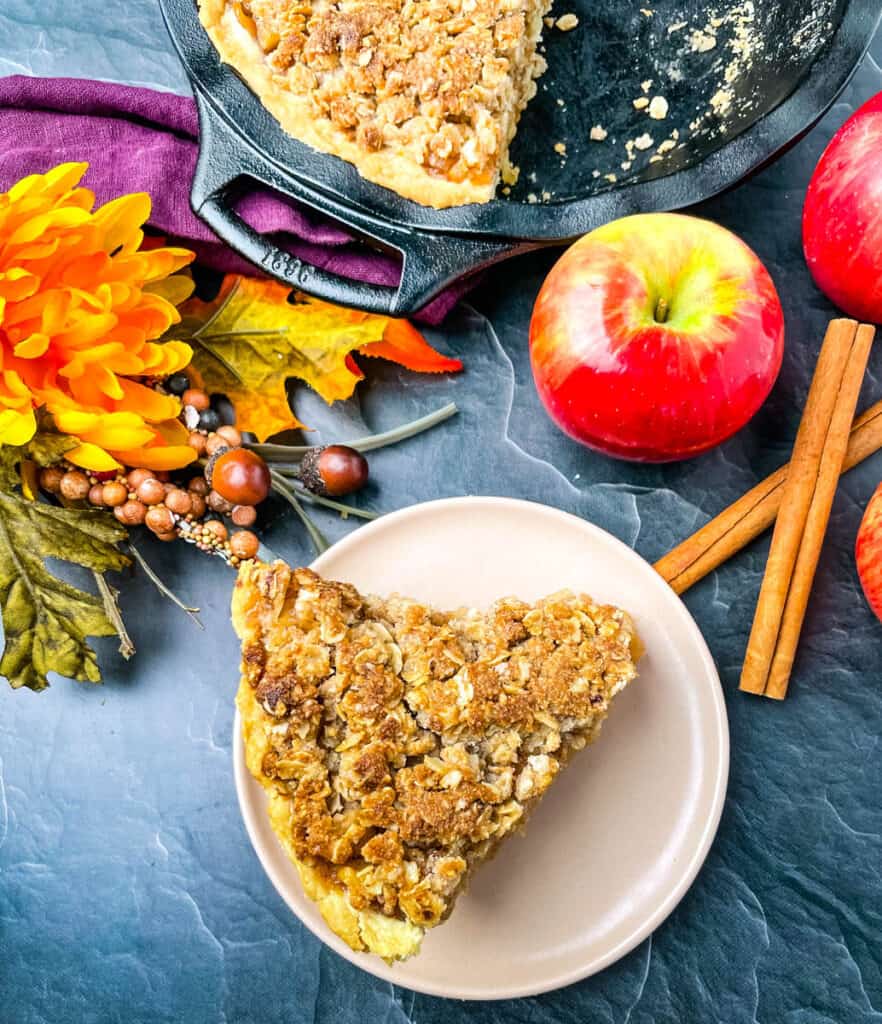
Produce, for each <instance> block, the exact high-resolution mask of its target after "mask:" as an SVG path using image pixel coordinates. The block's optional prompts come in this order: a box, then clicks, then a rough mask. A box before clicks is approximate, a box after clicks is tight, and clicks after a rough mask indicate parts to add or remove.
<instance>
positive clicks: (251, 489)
mask: <svg viewBox="0 0 882 1024" xmlns="http://www.w3.org/2000/svg"><path fill="white" fill-rule="evenodd" d="M205 479H206V480H207V481H208V485H209V487H211V489H212V490H213V491H215V492H217V493H218V494H219V495H220V496H221V497H222V498H225V499H226V500H227V501H228V502H231V504H233V505H259V504H260V503H261V502H262V501H263V500H264V498H266V496H267V495H268V494H269V492H270V484H271V480H270V471H269V467H268V466H267V464H266V463H265V462H264V461H263V459H262V458H261V457H260V456H259V455H257V454H256V453H255V452H252V451H250V450H249V449H248V448H219V449H218V450H217V451H216V452H215V453H214V454H213V455H212V456H211V458H210V459H209V460H208V462H207V463H206V466H205ZM209 505H211V501H209Z"/></svg>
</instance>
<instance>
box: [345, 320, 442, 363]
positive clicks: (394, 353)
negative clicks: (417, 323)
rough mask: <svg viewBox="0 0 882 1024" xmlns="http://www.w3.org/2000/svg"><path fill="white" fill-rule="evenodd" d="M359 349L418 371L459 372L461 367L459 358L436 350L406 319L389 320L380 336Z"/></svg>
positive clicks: (363, 353)
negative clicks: (377, 339)
mask: <svg viewBox="0 0 882 1024" xmlns="http://www.w3.org/2000/svg"><path fill="white" fill-rule="evenodd" d="M358 353H359V355H362V356H373V357H377V358H380V359H389V360H391V361H392V362H393V363H398V364H399V365H400V366H403V367H404V368H405V369H407V370H415V371H416V372H417V373H458V372H459V371H460V370H461V369H462V363H461V362H460V361H459V360H458V359H451V358H450V357H449V356H442V355H441V353H440V352H436V351H435V349H433V348H432V346H431V345H430V344H429V343H428V342H427V341H426V339H425V338H424V337H423V336H422V334H420V332H419V331H418V330H417V329H416V327H414V325H413V324H412V323H411V322H410V321H409V320H389V321H388V323H387V324H386V329H385V331H384V332H383V340H382V341H375V342H374V343H373V344H371V345H363V346H362V347H361V348H360V349H359V350H358Z"/></svg>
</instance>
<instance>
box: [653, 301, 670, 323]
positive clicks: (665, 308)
mask: <svg viewBox="0 0 882 1024" xmlns="http://www.w3.org/2000/svg"><path fill="white" fill-rule="evenodd" d="M670 312H671V307H670V306H669V305H668V300H667V299H665V298H661V297H660V298H659V300H658V302H656V304H655V322H656V323H657V324H665V323H667V322H668V316H669V315H670Z"/></svg>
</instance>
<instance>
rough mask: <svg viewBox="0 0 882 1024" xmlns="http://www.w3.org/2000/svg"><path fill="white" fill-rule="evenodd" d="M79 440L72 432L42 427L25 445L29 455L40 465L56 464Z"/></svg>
mask: <svg viewBox="0 0 882 1024" xmlns="http://www.w3.org/2000/svg"><path fill="white" fill-rule="evenodd" d="M79 443H80V442H79V441H78V440H77V439H76V438H75V437H71V435H70V434H58V433H55V432H53V431H51V430H44V429H43V428H42V427H41V428H39V429H38V431H37V433H36V434H34V436H33V437H32V438H31V439H30V441H28V443H27V445H26V446H25V448H26V450H27V456H28V458H29V459H31V460H32V461H34V462H36V464H37V465H38V466H54V465H56V463H58V462H60V461H61V460H62V459H63V458H64V456H65V455H66V454H67V452H69V451H70V450H71V449H72V448H76V447H77V446H78V445H79Z"/></svg>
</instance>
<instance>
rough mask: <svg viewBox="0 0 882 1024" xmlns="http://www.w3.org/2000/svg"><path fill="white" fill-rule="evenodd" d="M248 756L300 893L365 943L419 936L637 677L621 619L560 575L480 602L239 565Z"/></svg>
mask: <svg viewBox="0 0 882 1024" xmlns="http://www.w3.org/2000/svg"><path fill="white" fill-rule="evenodd" d="M233 623H234V625H235V628H236V631H237V633H238V634H239V637H240V638H241V640H242V682H241V685H240V687H239V693H238V697H237V701H238V705H239V711H240V714H241V716H242V728H243V736H244V741H245V752H246V760H247V763H248V768H249V770H250V771H251V773H252V774H253V775H254V777H255V778H256V779H257V780H258V781H259V782H260V783H261V784H262V785H263V786H264V787H265V789H266V791H267V794H268V797H269V816H270V821H271V823H272V827H273V829H274V830H275V832H276V834H277V836H278V837H279V839H280V840H281V842H282V844H283V845H284V847H285V849H286V851H287V853H288V855H289V856H290V858H291V860H292V861H293V862H294V864H295V865H296V866H297V869H298V871H299V873H300V877H301V879H302V881H303V887H304V889H305V891H306V894H307V895H308V896H309V897H310V898H311V899H313V900H314V901H315V902H316V903H317V904H318V907H319V910H320V911H321V913H322V916H323V917H324V919H325V920H326V921H327V923H328V925H329V926H330V927H331V928H332V929H333V930H334V931H335V932H336V933H337V935H339V936H340V937H341V938H342V939H343V940H344V941H345V942H347V943H348V944H349V945H350V946H351V947H352V948H353V949H355V950H368V951H370V952H372V953H376V954H378V955H379V956H381V957H384V958H385V959H386V960H388V961H392V960H398V959H403V958H405V957H408V956H410V955H412V954H413V953H415V952H417V950H418V949H419V946H420V942H421V940H422V938H423V935H424V934H425V932H426V930H427V929H428V928H431V927H433V926H434V925H437V924H439V923H440V922H441V921H443V920H444V919H445V918H446V917H447V916H448V914H450V912H451V910H452V909H453V905H454V902H455V901H456V898H457V896H458V895H459V893H460V892H461V891H462V890H463V888H464V886H465V883H466V881H467V879H468V876H469V874H470V873H471V872H472V871H473V870H474V869H475V868H476V867H477V866H478V865H479V864H481V863H482V862H483V861H485V860H487V859H488V857H490V856H492V854H493V853H494V852H495V850H496V847H497V846H498V845H499V843H500V842H501V841H502V840H503V839H504V838H505V837H506V836H508V835H510V834H512V833H513V832H515V831H517V830H518V829H519V828H521V827H522V826H523V824H524V822H525V821H526V818H527V816H528V814H529V813H530V811H531V810H532V808H533V807H534V805H535V804H536V803H538V801H539V799H540V798H541V796H542V794H543V793H544V792H545V791H546V789H548V787H549V786H550V785H551V783H552V782H553V781H554V779H555V777H556V775H557V774H558V772H559V771H560V770H561V768H562V767H563V766H564V765H565V764H566V762H567V761H568V760H569V758H570V756H571V755H572V754H573V753H574V752H575V751H577V750H581V749H582V747H584V746H585V745H586V744H587V743H590V742H591V740H593V739H594V737H595V736H596V735H597V732H598V730H599V728H600V725H601V723H602V722H603V719H604V718H605V717H606V715H607V712H608V711H609V706H610V702H611V701H612V698H613V697H614V696H615V695H616V694H617V693H618V692H619V691H620V690H621V689H622V688H623V687H624V686H626V685H627V684H628V683H629V682H630V681H631V680H632V679H633V678H634V677H635V675H636V669H635V665H634V662H635V660H636V658H637V657H638V654H639V641H638V640H637V638H636V635H635V633H634V628H633V625H632V623H631V620H630V618H629V617H628V615H627V614H626V613H625V612H623V611H621V610H619V609H618V608H613V607H610V606H608V605H598V604H595V603H594V601H592V600H591V598H589V597H586V596H584V595H578V594H573V593H570V592H568V591H563V592H561V593H559V594H554V595H552V596H551V597H547V598H544V599H543V600H541V601H538V602H536V604H533V605H529V604H525V603H524V602H523V601H518V600H515V599H514V598H504V599H503V600H501V601H498V602H497V603H496V604H495V605H494V606H493V607H492V608H491V609H490V611H489V612H487V613H486V614H484V613H481V612H478V611H475V610H473V609H461V610H459V611H456V612H439V611H435V610H433V609H431V608H427V607H425V606H424V605H421V604H418V603H417V602H415V601H411V600H408V599H406V598H402V597H391V598H389V599H388V600H382V599H380V598H377V597H362V595H361V594H359V593H358V591H357V590H356V589H355V588H354V587H352V586H350V585H348V584H345V583H333V582H331V581H329V580H324V579H322V578H321V577H320V576H317V575H316V574H315V573H314V572H311V571H310V570H309V569H291V568H289V567H288V566H287V565H285V564H284V563H282V562H276V563H274V564H273V565H264V564H260V563H256V562H245V563H244V564H243V565H242V567H241V569H240V570H239V578H238V581H237V583H236V587H235V591H234V594H233Z"/></svg>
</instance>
